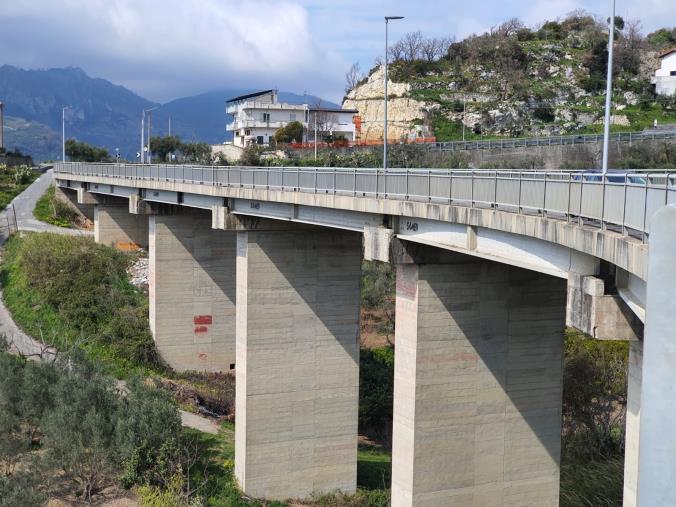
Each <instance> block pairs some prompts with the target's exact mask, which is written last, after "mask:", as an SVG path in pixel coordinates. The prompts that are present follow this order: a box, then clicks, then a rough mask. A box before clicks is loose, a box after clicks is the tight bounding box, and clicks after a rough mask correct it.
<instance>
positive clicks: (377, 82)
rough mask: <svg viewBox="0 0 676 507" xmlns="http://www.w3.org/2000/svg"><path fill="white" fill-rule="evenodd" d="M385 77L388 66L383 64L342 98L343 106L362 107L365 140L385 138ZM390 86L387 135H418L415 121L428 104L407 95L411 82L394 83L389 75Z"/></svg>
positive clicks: (391, 136)
mask: <svg viewBox="0 0 676 507" xmlns="http://www.w3.org/2000/svg"><path fill="white" fill-rule="evenodd" d="M388 77H389V76H388ZM384 79H385V70H384V68H383V67H382V66H381V67H380V68H378V70H376V71H375V72H373V74H371V75H370V76H369V78H368V80H367V81H366V83H364V84H362V85H359V86H356V87H355V88H354V89H352V90H350V92H349V93H348V94H347V96H346V97H345V100H344V101H343V108H346V109H356V110H358V111H359V116H360V117H361V140H363V141H380V140H382V138H383V118H384V116H385V113H384V107H385V106H384V100H383V97H384ZM387 87H388V88H387V94H388V96H389V100H388V103H387V137H388V139H390V140H397V139H404V138H408V137H409V136H414V135H416V133H417V131H418V129H417V128H416V127H415V125H414V124H415V123H416V121H417V120H424V119H425V118H426V117H427V115H428V112H429V108H428V106H427V105H426V104H425V103H424V102H420V101H418V100H414V99H412V98H410V97H408V92H409V91H410V89H411V85H409V84H407V83H394V82H392V80H391V79H390V80H388V84H387ZM418 123H419V122H418Z"/></svg>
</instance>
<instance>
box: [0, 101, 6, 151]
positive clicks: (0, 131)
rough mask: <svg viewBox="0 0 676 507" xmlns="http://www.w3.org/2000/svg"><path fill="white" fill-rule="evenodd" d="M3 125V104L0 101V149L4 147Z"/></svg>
mask: <svg viewBox="0 0 676 507" xmlns="http://www.w3.org/2000/svg"><path fill="white" fill-rule="evenodd" d="M4 125H5V104H3V103H2V102H0V150H1V149H3V148H4V147H5V135H4V134H5V133H4Z"/></svg>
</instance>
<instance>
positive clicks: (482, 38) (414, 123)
mask: <svg viewBox="0 0 676 507" xmlns="http://www.w3.org/2000/svg"><path fill="white" fill-rule="evenodd" d="M615 28H616V45H615V46H614V49H615V64H614V66H613V68H614V72H615V78H614V87H613V88H614V92H613V105H614V111H613V119H612V122H613V123H612V128H613V130H616V131H621V130H625V131H626V130H642V129H644V128H647V127H650V126H652V124H653V122H654V120H655V119H657V121H658V123H674V122H676V100H674V99H673V98H666V97H657V96H655V94H654V92H653V87H652V85H651V84H650V76H651V75H652V74H653V73H654V70H655V69H656V68H657V67H658V66H659V63H658V58H657V56H658V54H659V53H660V51H662V50H663V49H664V48H665V47H669V46H671V45H676V29H663V30H659V31H657V32H654V33H652V34H650V35H648V36H647V37H644V36H643V35H642V34H641V33H640V30H639V26H638V24H636V23H629V22H627V23H625V22H624V20H622V19H621V18H619V17H618V18H616V20H615ZM435 43H436V44H438V43H439V40H437V39H433V40H428V39H425V38H424V37H423V36H422V34H420V33H419V32H418V33H413V34H408V35H406V36H405V37H404V38H403V39H402V40H401V41H399V42H397V43H395V45H394V46H392V47H391V48H390V59H391V61H393V63H392V64H391V67H390V74H389V77H390V83H389V90H388V95H389V103H388V117H389V122H388V126H389V137H390V139H401V138H404V137H408V136H414V135H418V136H419V135H430V134H431V135H435V136H436V137H437V139H438V140H457V139H462V130H463V124H464V127H465V137H466V139H474V138H480V137H500V136H547V135H559V134H573V133H592V132H601V131H602V127H603V125H602V123H603V107H604V101H605V74H606V69H607V64H606V62H607V27H606V26H605V24H604V23H603V22H601V21H599V20H597V19H595V18H593V17H591V16H589V15H587V14H585V13H580V12H577V13H574V14H571V15H570V16H569V17H568V18H566V19H564V20H562V21H552V22H545V23H544V24H543V25H542V27H541V28H539V29H538V30H533V29H529V28H527V27H525V26H524V25H523V24H521V23H520V22H519V21H518V20H510V21H508V22H506V23H504V24H503V25H501V26H499V27H497V28H495V29H493V30H492V31H491V32H488V33H485V34H482V35H475V36H471V37H469V38H467V39H465V40H463V41H460V42H454V43H446V44H445V45H444V46H443V50H441V51H438V53H437V54H436V55H435V54H434V53H431V52H430V51H426V48H428V47H429V46H433V45H434V44H435ZM382 83H383V69H382V67H381V66H377V67H375V68H374V69H372V70H371V72H370V75H369V76H368V77H365V78H364V79H363V80H362V81H361V82H359V84H357V86H355V87H354V88H353V89H352V90H351V91H350V92H349V93H348V94H347V95H346V97H345V100H344V106H345V107H351V108H352V107H353V108H356V109H358V110H359V111H360V116H361V118H362V138H363V139H369V140H375V139H382V118H383V114H382V108H383V90H382V88H383V86H382Z"/></svg>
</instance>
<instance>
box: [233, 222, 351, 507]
mask: <svg viewBox="0 0 676 507" xmlns="http://www.w3.org/2000/svg"><path fill="white" fill-rule="evenodd" d="M361 249H362V246H361V235H360V234H356V233H351V232H342V231H337V230H319V229H309V228H307V229H296V230H289V231H278V232H274V231H268V232H263V231H259V232H253V231H251V232H238V233H237V331H236V334H237V369H236V375H237V394H236V413H237V423H236V430H235V474H236V476H237V479H238V480H239V483H240V485H241V487H242V488H243V490H244V492H245V493H246V494H248V495H251V496H254V497H264V498H268V499H286V498H292V497H307V496H309V495H310V494H311V493H313V492H329V491H332V490H342V491H345V492H348V493H350V492H354V491H355V489H356V480H357V411H358V398H359V346H358V331H359V285H360V273H361Z"/></svg>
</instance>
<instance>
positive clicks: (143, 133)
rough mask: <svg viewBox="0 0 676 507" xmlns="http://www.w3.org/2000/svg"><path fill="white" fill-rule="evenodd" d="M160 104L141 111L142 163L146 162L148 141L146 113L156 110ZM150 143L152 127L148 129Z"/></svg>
mask: <svg viewBox="0 0 676 507" xmlns="http://www.w3.org/2000/svg"><path fill="white" fill-rule="evenodd" d="M157 107H158V106H156V107H151V108H149V109H143V110H142V111H141V152H140V153H141V163H142V164H145V147H146V143H145V140H144V136H145V123H146V114H148V113H150V112H151V111H154V110H155V109H157ZM148 126H150V118H149V119H148ZM148 144H150V129H148ZM148 159H150V147H148Z"/></svg>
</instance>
